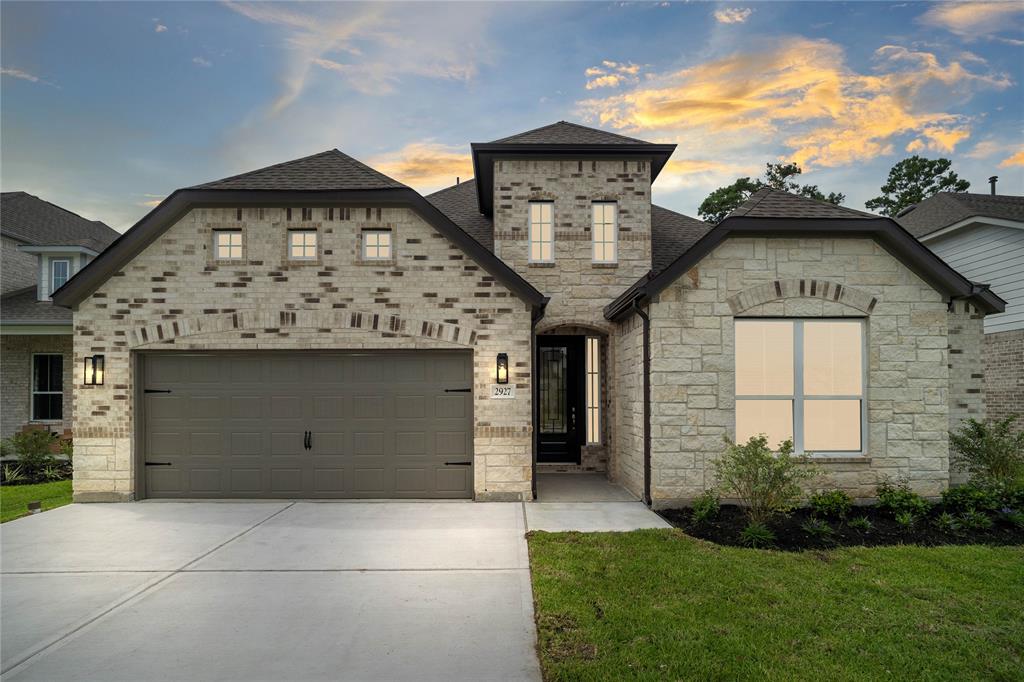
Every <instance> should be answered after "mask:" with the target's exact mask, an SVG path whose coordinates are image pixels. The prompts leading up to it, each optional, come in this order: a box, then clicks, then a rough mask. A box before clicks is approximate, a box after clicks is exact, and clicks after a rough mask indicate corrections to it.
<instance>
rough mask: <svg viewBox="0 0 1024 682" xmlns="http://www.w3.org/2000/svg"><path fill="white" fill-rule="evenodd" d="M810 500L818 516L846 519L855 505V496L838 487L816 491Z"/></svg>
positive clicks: (812, 508)
mask: <svg viewBox="0 0 1024 682" xmlns="http://www.w3.org/2000/svg"><path fill="white" fill-rule="evenodd" d="M809 502H810V506H811V510H812V511H813V512H814V514H815V515H816V516H824V517H827V518H832V519H845V518H846V514H847V512H849V511H850V509H851V508H852V507H853V498H852V497H850V496H849V495H848V494H847V493H846V491H844V490H839V489H838V488H834V489H832V490H823V491H821V492H818V493H814V494H813V495H811V499H810V500H809Z"/></svg>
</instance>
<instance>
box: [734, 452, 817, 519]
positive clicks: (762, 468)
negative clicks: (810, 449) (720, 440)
mask: <svg viewBox="0 0 1024 682" xmlns="http://www.w3.org/2000/svg"><path fill="white" fill-rule="evenodd" d="M725 442H726V444H727V446H728V447H727V448H726V450H725V453H724V454H723V455H722V456H721V457H720V458H719V459H718V461H717V462H715V473H716V474H717V476H718V482H719V486H720V488H721V490H722V492H723V493H725V494H726V495H727V496H728V495H730V494H731V495H732V496H735V497H736V498H737V499H738V500H739V501H740V502H741V503H742V504H743V505H744V506H745V507H746V511H747V517H748V518H749V519H750V522H751V524H764V523H765V522H767V521H768V520H769V519H770V518H771V517H773V516H775V515H776V514H784V513H786V512H788V511H789V510H790V509H792V508H793V507H795V506H796V505H797V503H798V502H799V501H800V497H801V495H802V491H801V488H800V483H801V482H802V481H806V480H808V479H810V478H812V477H813V476H814V474H815V470H814V468H813V467H811V466H810V465H809V464H808V462H807V460H806V458H798V457H794V456H793V443H792V442H791V441H788V440H787V441H786V442H784V443H783V444H782V445H781V446H780V447H779V451H778V452H777V453H776V452H772V450H771V448H769V447H768V439H767V438H766V437H765V436H764V435H763V434H762V435H759V436H753V437H751V439H750V440H749V441H747V442H746V443H745V444H744V445H737V444H736V443H733V442H732V441H730V440H729V439H728V438H726V439H725Z"/></svg>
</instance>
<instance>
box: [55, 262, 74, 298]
mask: <svg viewBox="0 0 1024 682" xmlns="http://www.w3.org/2000/svg"><path fill="white" fill-rule="evenodd" d="M70 277H71V261H69V260H68V259H66V258H61V259H55V260H51V261H50V291H51V292H54V291H57V289H60V288H61V287H62V286H64V283H65V282H67V281H68V279H69V278H70Z"/></svg>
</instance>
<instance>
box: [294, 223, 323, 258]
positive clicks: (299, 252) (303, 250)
mask: <svg viewBox="0 0 1024 682" xmlns="http://www.w3.org/2000/svg"><path fill="white" fill-rule="evenodd" d="M288 257H289V258H291V259H292V260H316V257H317V252H316V230H288Z"/></svg>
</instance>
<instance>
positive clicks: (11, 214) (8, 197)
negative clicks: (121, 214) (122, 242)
mask: <svg viewBox="0 0 1024 682" xmlns="http://www.w3.org/2000/svg"><path fill="white" fill-rule="evenodd" d="M0 233H3V234H4V235H6V236H8V237H12V238H13V239H17V240H18V241H21V242H24V243H26V244H31V245H33V246H81V247H85V248H87V249H92V250H93V251H96V252H100V251H102V250H103V249H105V248H107V246H109V245H110V243H111V242H113V241H114V240H115V239H117V238H118V237H120V236H121V235H120V233H119V232H117V231H116V230H114V229H113V228H111V227H110V226H108V225H106V224H105V223H101V222H100V221H98V220H87V219H86V218H83V217H82V216H80V215H78V214H77V213H72V212H71V211H69V210H67V209H64V208H61V207H60V206H57V205H56V204H51V203H50V202H49V201H43V200H42V199H40V198H39V197H37V196H33V195H31V194H28V193H26V192H3V193H2V194H0Z"/></svg>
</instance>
